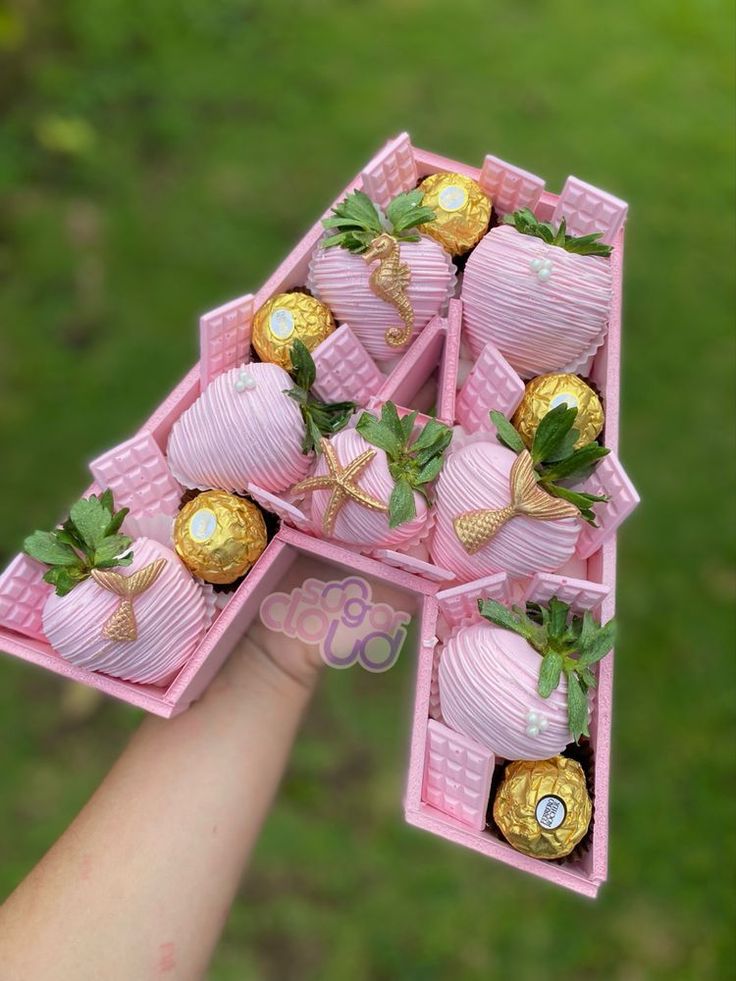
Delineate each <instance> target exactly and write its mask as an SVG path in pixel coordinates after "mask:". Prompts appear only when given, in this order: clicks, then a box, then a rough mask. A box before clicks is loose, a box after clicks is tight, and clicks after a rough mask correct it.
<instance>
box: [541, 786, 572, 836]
mask: <svg viewBox="0 0 736 981" xmlns="http://www.w3.org/2000/svg"><path fill="white" fill-rule="evenodd" d="M534 816H535V817H536V819H537V824H538V825H539V827H540V828H544V829H545V831H554V830H555V828H559V826H560V825H561V824H562V822H563V821H564V820H565V818H566V817H567V808H566V807H565V802H564V801H563V800H562V798H561V797H558V796H557V795H556V794H549V795H548V796H547V797H541V798H540V799H539V800H538V801H537V807H536V810H535V812H534Z"/></svg>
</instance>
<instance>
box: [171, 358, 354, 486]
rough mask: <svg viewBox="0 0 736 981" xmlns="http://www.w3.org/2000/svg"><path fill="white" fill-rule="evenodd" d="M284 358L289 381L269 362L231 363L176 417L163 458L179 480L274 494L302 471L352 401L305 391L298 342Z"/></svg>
mask: <svg viewBox="0 0 736 981" xmlns="http://www.w3.org/2000/svg"><path fill="white" fill-rule="evenodd" d="M291 359H292V364H293V365H294V370H293V375H294V379H295V381H292V378H291V377H290V376H289V375H288V374H287V373H286V371H284V369H283V368H281V367H279V366H278V365H275V364H267V363H260V362H259V363H255V364H248V365H243V366H242V367H240V368H232V369H231V370H230V371H226V372H224V373H223V374H221V375H218V377H217V378H215V379H214V381H212V382H211V383H210V384H209V385H208V386H207V388H206V389H205V390H204V392H203V393H202V394H201V395H200V397H199V398H198V399H197V401H196V402H195V403H194V405H192V406H191V407H190V408H189V409H187V411H186V412H184V414H183V415H182V416H180V418H179V419H177V421H176V422H175V423H174V425H173V427H172V430H171V434H170V436H169V444H168V461H169V467H170V468H171V472H172V474H173V475H174V477H176V479H177V480H178V481H179V483H181V484H183V485H184V486H185V487H190V488H196V489H198V490H208V489H210V488H217V489H219V490H228V491H234V492H236V493H244V492H245V491H246V490H247V487H248V484H251V483H252V484H255V485H256V486H258V487H260V488H262V489H263V490H265V491H268V492H270V493H278V492H280V491H283V490H285V489H286V488H287V487H289V486H291V484H293V483H295V482H296V481H298V480H300V479H301V478H302V477H304V476H305V474H306V473H307V472H308V471H309V468H310V465H311V462H312V460H311V455H310V454H311V451H312V450H313V449H314V447H315V445H316V443H317V442H319V439H320V438H321V437H322V435H324V434H329V433H332V432H335V431H337V430H338V429H340V428H341V427H342V426H344V425H345V423H346V422H347V420H348V418H349V415H350V412H351V411H352V409H353V404H352V403H346V402H341V403H332V404H327V403H324V402H321V401H319V400H318V399H316V398H314V397H313V396H312V394H311V393H310V389H311V387H312V385H313V384H314V380H315V366H314V361H313V360H312V357H311V355H310V353H309V351H308V350H307V348H306V346H305V345H304V344H303V343H302V342H301V341H295V343H294V344H293V345H292V350H291Z"/></svg>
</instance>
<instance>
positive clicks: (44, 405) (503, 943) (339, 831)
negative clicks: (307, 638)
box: [0, 0, 736, 981]
mask: <svg viewBox="0 0 736 981" xmlns="http://www.w3.org/2000/svg"><path fill="white" fill-rule="evenodd" d="M733 29H734V23H733V14H732V8H731V5H730V4H728V3H726V2H725V0H724V2H721V0H688V2H685V0H650V2H648V3H647V4H641V3H636V2H633V0H619V2H618V3H617V4H605V5H604V4H581V3H576V2H573V0H557V2H554V3H553V2H551V0H547V2H545V0H517V2H515V3H513V4H512V3H506V4H503V3H499V2H495V0H494V2H488V0H487V2H483V0H478V2H469V0H456V2H455V3H453V4H452V5H449V4H446V3H438V2H419V0H393V2H392V0H374V2H360V0H352V2H341V3H338V2H327V0H312V2H309V3H307V2H301V3H297V2H271V3H268V4H266V3H251V2H247V0H221V2H219V3H217V4H209V3H207V2H205V0H179V2H178V3H174V2H172V0H160V2H156V3H154V2H153V0H150V2H142V0H137V2H134V0H127V2H126V0H96V2H95V3H89V2H86V0H57V2H56V3H54V4H46V5H42V4H41V3H40V2H39V0H15V2H12V3H10V4H0V54H2V59H1V60H0V105H1V106H2V110H3V121H2V123H1V124H0V125H1V127H2V129H1V130H0V139H1V140H2V152H1V153H0V193H1V194H2V197H3V203H4V207H3V210H2V215H1V216H0V236H2V240H1V244H0V277H1V278H2V290H1V291H0V304H2V307H1V313H0V323H2V328H1V331H0V461H2V465H1V472H2V493H1V495H0V519H1V520H0V559H2V560H3V561H5V560H6V559H7V558H8V557H9V556H10V555H11V554H12V553H13V552H14V551H15V550H16V549H17V548H18V546H19V543H20V541H21V538H22V536H23V534H24V533H25V532H26V531H27V530H29V529H30V528H32V527H36V526H47V525H48V524H49V523H50V522H52V521H53V520H54V519H55V518H56V517H57V516H58V513H59V511H60V509H61V508H62V507H63V506H64V504H65V503H67V502H68V501H70V500H71V499H72V498H73V496H74V495H75V493H76V492H77V491H78V490H79V489H80V488H82V487H83V486H84V485H85V468H84V463H85V461H86V460H87V459H89V458H90V457H91V456H93V455H94V454H95V453H98V452H99V451H101V450H102V449H104V448H105V447H107V446H109V445H111V444H112V443H114V442H115V441H117V440H119V439H122V438H125V437H126V436H127V435H129V434H130V433H131V432H132V431H133V430H134V429H135V427H136V426H137V425H138V424H139V423H140V422H141V421H142V420H143V419H144V418H145V417H146V416H147V414H148V413H149V412H150V411H151V410H152V409H153V407H154V406H155V405H156V404H157V403H158V401H159V400H160V398H161V397H162V396H163V394H164V393H166V392H168V391H169V390H170V389H171V388H172V387H173V385H174V384H175V383H176V381H178V379H179V378H180V377H181V375H182V374H183V373H184V371H185V370H186V369H187V368H188V367H189V366H190V365H191V363H192V362H193V361H194V360H195V358H196V347H195V345H196V332H195V323H196V316H197V315H198V314H199V313H200V312H202V311H203V310H206V309H210V308H212V307H213V306H215V305H217V304H218V303H220V302H222V301H224V300H226V299H228V298H230V297H232V296H234V295H237V294H240V293H244V292H246V291H248V290H251V289H254V288H255V287H257V286H258V284H259V283H260V282H261V281H262V280H263V279H264V277H265V276H266V275H267V273H268V272H269V270H270V269H271V268H272V267H273V266H274V264H275V263H276V262H277V261H278V260H279V259H280V258H281V257H282V256H283V255H284V254H285V253H286V252H287V251H288V249H289V248H290V247H291V245H292V243H293V242H294V240H295V239H296V238H297V237H298V236H299V235H300V234H301V233H302V232H303V231H304V230H305V229H306V228H307V227H308V226H309V224H311V222H312V221H313V220H314V217H315V215H317V214H318V213H319V212H320V211H321V210H322V209H323V208H324V207H325V205H326V203H327V202H328V201H329V200H330V199H331V198H332V197H333V196H334V194H335V193H336V191H337V190H338V189H339V188H340V187H342V186H343V185H344V184H345V183H346V181H347V180H348V179H349V178H350V177H351V176H352V175H353V174H354V173H355V171H356V170H357V169H358V168H359V167H360V166H361V165H362V164H363V163H364V162H365V161H366V160H367V159H368V158H369V157H370V155H371V154H372V153H373V152H374V151H375V150H376V148H377V147H378V146H379V145H380V144H381V143H383V142H384V140H385V139H387V138H388V137H389V136H392V135H394V134H395V133H397V132H399V131H401V130H402V129H409V130H410V132H411V134H412V137H413V139H414V142H415V143H416V144H417V145H419V146H423V147H427V148H430V149H435V150H437V151H438V152H440V153H444V154H446V155H448V156H450V157H455V158H457V159H462V160H466V161H468V162H473V161H480V160H481V159H482V156H483V154H484V153H486V152H493V153H495V154H497V155H499V156H501V157H502V158H505V159H508V160H511V161H514V162H516V163H519V164H520V165H522V166H524V167H526V168H527V169H529V170H531V171H533V172H535V173H539V174H542V175H544V176H545V177H546V178H547V182H548V186H549V187H550V188H552V189H558V188H560V187H561V186H562V183H563V181H564V178H565V177H566V175H567V174H568V173H574V174H577V175H579V176H580V177H582V178H584V179H586V180H588V181H591V182H592V183H596V184H599V185H601V186H603V187H606V188H609V189H610V190H612V191H613V192H614V193H617V194H619V195H620V196H621V197H623V198H625V199H627V200H628V201H629V202H630V205H631V213H630V221H629V230H628V238H627V257H626V316H625V350H624V365H623V375H624V391H623V396H624V401H623V419H622V424H623V425H622V456H623V459H624V462H625V464H626V466H627V468H628V470H629V472H630V473H631V474H632V476H633V478H634V480H635V482H636V484H637V486H638V488H639V490H640V492H641V494H642V497H643V499H644V504H643V505H642V507H641V509H640V511H639V512H638V513H637V515H636V516H635V517H634V518H633V519H632V520H631V522H630V524H629V525H627V526H626V529H625V530H624V532H623V534H622V536H621V547H620V553H619V555H620V571H619V616H620V619H621V622H622V639H621V642H620V645H619V653H618V658H617V668H616V699H617V701H616V713H615V734H614V764H615V769H614V778H613V797H612V840H611V860H610V866H611V869H610V872H611V874H610V881H609V883H608V885H607V886H606V887H605V888H604V890H603V892H602V895H601V899H600V900H599V902H598V903H596V904H588V903H586V902H584V901H581V900H578V899H576V898H574V897H572V896H569V895H567V894H564V893H561V892H557V891H554V890H552V889H551V888H548V887H546V886H544V885H543V884H541V883H539V882H537V881H527V880H526V879H525V878H524V877H522V876H521V875H519V874H516V873H513V872H511V871H509V870H506V869H504V868H501V867H499V866H497V865H494V864H491V863H488V862H485V861H483V860H482V859H480V858H479V857H478V856H476V855H474V854H471V853H469V852H465V851H461V850H457V849H455V848H453V847H451V846H449V845H446V844H444V843H442V842H440V841H438V840H436V839H433V838H430V837H428V836H423V835H421V834H420V833H419V832H415V831H413V830H411V829H408V828H406V827H404V825H403V824H402V822H401V818H400V804H399V801H400V797H401V785H402V780H403V774H404V767H405V763H406V756H407V732H408V705H409V697H410V688H411V678H412V665H411V664H408V663H404V664H403V665H401V666H400V667H399V668H397V669H395V670H394V671H392V672H390V673H389V674H388V675H386V676H375V677H373V676H371V677H365V676H362V675H360V674H358V672H357V671H356V672H335V673H334V674H333V675H331V676H330V677H329V678H328V679H327V682H326V684H325V685H324V687H323V689H322V691H321V694H320V696H319V698H318V700H317V703H316V705H315V708H314V711H313V713H312V716H311V718H310V721H309V724H308V726H307V729H306V732H305V734H304V735H303V736H302V738H301V740H300V743H299V746H298V749H297V752H296V754H295V757H294V762H293V765H292V768H291V771H290V775H289V776H288V778H287V780H286V783H285V785H284V788H283V791H282V794H281V798H280V801H279V804H278V806H277V808H276V810H275V812H274V814H273V816H272V819H271V821H270V823H269V825H268V827H267V830H266V832H265V834H264V837H263V839H262V842H261V844H260V846H259V850H258V855H257V859H256V862H255V865H254V868H253V870H252V872H251V873H250V875H249V877H248V879H247V881H246V883H245V885H244V887H243V890H242V893H241V896H240V897H239V899H238V902H237V904H236V906H235V908H234V911H233V915H232V918H231V921H230V924H229V926H228V928H227V931H226V934H225V937H224V940H223V943H222V945H221V947H220V950H219V952H218V954H217V958H216V960H215V963H214V965H213V968H212V973H211V977H212V978H214V979H216V981H229V979H238V981H240V979H243V978H267V979H271V978H278V979H283V978H313V977H314V978H316V977H319V978H326V979H343V978H347V977H349V978H351V979H355V981H360V979H363V978H366V979H373V978H379V979H380V978H394V977H402V978H409V979H411V978H422V979H425V978H426V979H441V978H442V979H443V978H450V977H452V978H475V977H481V976H509V975H512V976H514V977H518V978H532V977H536V976H538V975H540V974H545V975H549V974H552V975H553V976H558V975H559V976H565V977H567V978H571V979H576V978H593V977H601V978H621V979H626V981H632V979H639V978H647V979H649V978H698V979H701V978H722V977H725V976H727V975H728V973H729V966H730V965H731V964H732V963H733V956H734V949H733V937H732V936H731V932H730V926H731V924H732V921H733V913H734V902H733V869H734V835H733V829H734V826H735V824H736V820H735V819H736V814H734V806H733V804H734V800H733V776H734V773H733V755H734V746H733V740H732V733H733V728H732V727H733V706H734V695H735V694H736V692H735V688H736V686H735V684H734V681H735V679H734V666H733V653H734V651H733V646H734V645H733V599H734V593H735V592H736V572H735V571H734V521H733V519H734V513H733V508H732V507H730V508H729V501H730V494H732V487H733V477H734V467H733V459H734V454H733V450H734V439H733V436H734V432H733V429H734V426H733V409H734V405H733V380H734V371H733V369H734V347H733V337H732V333H733V257H734V193H733V192H734V186H733V164H734V153H733V149H734V147H733V143H734V119H733V92H732V76H733V69H734V58H733V33H734V30H733ZM0 671H1V672H2V674H1V677H2V681H1V683H0V727H1V732H2V738H1V739H0V773H2V783H3V793H2V799H1V800H0V827H1V828H2V830H3V834H2V835H0V894H5V893H6V892H7V891H9V890H10V889H11V888H12V886H13V885H14V884H15V883H16V882H17V881H18V880H19V879H20V878H21V877H22V875H23V874H24V873H25V871H26V870H27V869H28V868H29V867H30V866H31V865H32V864H33V862H34V861H35V860H36V859H37V858H38V857H39V856H40V855H41V853H42V852H43V850H44V849H45V848H46V847H47V846H48V845H49V844H50V842H51V841H52V840H53V838H54V837H55V836H56V835H57V834H58V833H59V832H60V831H61V829H62V828H63V827H64V825H65V824H66V823H67V821H68V820H69V819H70V818H71V816H72V815H73V814H74V813H75V811H76V810H77V809H78V808H79V806H80V805H81V804H82V803H83V801H84V800H85V799H86V797H87V795H88V794H89V792H90V791H91V789H92V788H93V787H94V786H95V785H96V783H97V782H98V781H99V779H100V778H101V776H102V775H103V773H104V772H105V770H106V769H107V767H108V766H109V764H110V762H111V761H112V759H113V758H114V757H115V755H116V754H117V753H118V752H119V750H120V748H121V746H122V745H123V743H124V740H125V738H126V736H127V734H128V733H129V732H130V730H131V729H132V728H133V727H134V725H135V724H136V723H137V716H136V715H135V714H134V713H132V712H130V711H129V710H127V709H126V708H124V707H121V706H118V705H115V704H112V703H109V704H108V703H104V704H103V705H102V706H100V707H98V709H97V710H96V711H94V712H93V714H92V715H91V716H89V715H88V713H87V711H86V710H85V706H84V705H81V706H80V705H79V704H78V702H77V701H75V699H77V697H78V696H76V695H75V694H74V693H73V692H72V691H70V690H69V689H66V688H65V687H64V686H63V685H62V683H61V682H59V681H57V680H56V679H54V678H52V677H50V676H46V675H45V674H42V673H41V672H38V671H35V670H33V669H31V668H28V667H26V666H23V665H21V664H19V663H17V662H14V661H12V660H9V659H4V660H3V662H2V665H1V666H0Z"/></svg>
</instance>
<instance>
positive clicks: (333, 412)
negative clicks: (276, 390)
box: [286, 340, 355, 453]
mask: <svg viewBox="0 0 736 981" xmlns="http://www.w3.org/2000/svg"><path fill="white" fill-rule="evenodd" d="M290 354H291V363H292V365H293V367H292V370H291V376H292V378H293V379H294V381H295V385H294V387H293V388H289V389H287V390H286V395H288V396H289V398H292V399H294V401H295V402H296V403H297V404H298V405H299V408H300V409H301V410H302V417H303V418H304V426H305V430H306V431H305V433H304V439H303V440H302V453H311V452H312V451H313V450H314V451H315V452H317V453H318V452H319V445H320V440H321V439H322V437H323V436H332V435H333V434H334V433H338V432H340V430H341V429H344V428H345V426H346V425H347V422H348V419H349V418H350V416H351V415H352V413H353V412H354V411H355V402H323V401H321V399H318V398H316V397H315V396H314V395H312V392H311V388H312V385H314V383H315V381H316V379H317V369H316V367H315V364H314V359H313V357H312V355H311V354H310V352H309V348H308V347H307V345H306V344H305V343H304V342H303V341H300V340H296V341H294V343H293V344H292V346H291V352H290Z"/></svg>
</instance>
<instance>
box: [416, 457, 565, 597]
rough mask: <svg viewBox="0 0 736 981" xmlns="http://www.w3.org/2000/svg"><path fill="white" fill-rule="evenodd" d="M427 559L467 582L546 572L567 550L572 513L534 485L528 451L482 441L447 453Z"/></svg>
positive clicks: (557, 565) (560, 561)
mask: <svg viewBox="0 0 736 981" xmlns="http://www.w3.org/2000/svg"><path fill="white" fill-rule="evenodd" d="M434 510H435V523H434V530H433V533H432V537H431V540H430V543H429V550H430V553H431V555H432V559H433V561H434V562H435V563H436V564H437V565H438V566H440V567H441V568H443V569H448V570H449V571H450V572H453V573H454V574H455V575H456V577H457V578H458V580H460V582H470V581H471V580H473V579H480V578H482V577H484V576H490V575H493V574H494V573H496V572H508V573H509V574H510V575H512V576H531V575H533V574H534V573H535V572H554V571H555V570H556V569H559V568H560V567H561V566H563V565H564V564H565V563H566V562H567V561H568V559H570V558H572V555H573V553H574V552H575V546H576V544H577V540H578V537H579V535H580V528H581V524H580V521H579V518H578V512H577V510H576V508H575V507H574V506H572V505H571V504H569V503H568V502H566V501H562V500H560V499H557V498H553V497H552V496H550V495H549V494H548V493H546V492H545V491H544V490H542V489H541V488H540V487H539V486H538V485H537V482H536V479H535V477H534V473H533V467H532V461H531V457H530V455H529V453H528V451H526V450H525V451H524V453H523V454H520V455H519V456H515V455H514V453H513V452H511V451H510V450H508V449H505V448H504V447H503V446H499V445H498V444H496V443H493V442H491V441H490V440H489V441H487V442H486V441H484V442H477V443H470V444H468V445H467V446H465V447H464V448H463V449H461V450H458V451H457V452H456V453H452V454H450V456H449V457H448V459H447V461H446V463H445V466H444V469H443V472H442V474H441V475H440V479H439V481H438V483H437V489H436V492H435V503H434Z"/></svg>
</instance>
